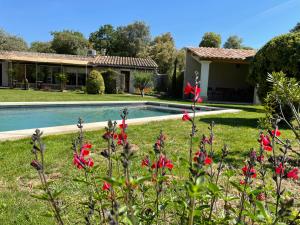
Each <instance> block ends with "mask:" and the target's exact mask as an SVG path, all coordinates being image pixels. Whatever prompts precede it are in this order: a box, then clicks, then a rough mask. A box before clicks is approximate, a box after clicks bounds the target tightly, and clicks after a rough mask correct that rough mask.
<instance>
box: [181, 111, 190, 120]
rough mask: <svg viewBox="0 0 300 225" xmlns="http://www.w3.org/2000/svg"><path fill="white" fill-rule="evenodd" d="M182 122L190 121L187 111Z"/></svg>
mask: <svg viewBox="0 0 300 225" xmlns="http://www.w3.org/2000/svg"><path fill="white" fill-rule="evenodd" d="M182 120H183V121H192V118H191V117H190V116H189V114H188V112H187V111H184V114H183V116H182Z"/></svg>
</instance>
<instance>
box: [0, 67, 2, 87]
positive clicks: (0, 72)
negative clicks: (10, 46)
mask: <svg viewBox="0 0 300 225" xmlns="http://www.w3.org/2000/svg"><path fill="white" fill-rule="evenodd" d="M0 86H2V63H0Z"/></svg>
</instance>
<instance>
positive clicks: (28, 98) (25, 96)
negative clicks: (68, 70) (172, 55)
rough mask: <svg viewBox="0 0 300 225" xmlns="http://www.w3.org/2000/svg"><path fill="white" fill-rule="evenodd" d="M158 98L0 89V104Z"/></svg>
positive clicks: (150, 98)
mask: <svg viewBox="0 0 300 225" xmlns="http://www.w3.org/2000/svg"><path fill="white" fill-rule="evenodd" d="M155 99H156V98H152V97H144V98H141V96H139V95H127V94H110V95H88V94H84V93H81V92H74V91H68V92H59V91H53V92H49V91H34V90H28V91H25V90H17V89H0V102H32V101H34V102H50V101H135V100H145V101H146V100H154V101H155Z"/></svg>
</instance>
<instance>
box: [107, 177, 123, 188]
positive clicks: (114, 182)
mask: <svg viewBox="0 0 300 225" xmlns="http://www.w3.org/2000/svg"><path fill="white" fill-rule="evenodd" d="M102 180H104V181H106V182H108V183H110V184H111V185H112V186H122V185H123V182H122V181H121V180H117V179H116V178H114V177H112V178H109V177H103V178H102Z"/></svg>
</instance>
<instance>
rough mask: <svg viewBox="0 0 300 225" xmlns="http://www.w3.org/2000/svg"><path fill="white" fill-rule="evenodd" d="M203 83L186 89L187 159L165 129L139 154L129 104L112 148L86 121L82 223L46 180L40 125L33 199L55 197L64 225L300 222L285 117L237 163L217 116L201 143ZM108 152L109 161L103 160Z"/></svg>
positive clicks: (111, 127) (80, 163) (77, 150)
mask: <svg viewBox="0 0 300 225" xmlns="http://www.w3.org/2000/svg"><path fill="white" fill-rule="evenodd" d="M198 86H199V81H198V78H197V77H196V80H195V85H194V86H192V85H190V84H188V85H187V86H186V88H185V94H190V95H193V103H192V106H191V112H192V113H188V112H184V114H183V117H182V123H189V124H190V125H191V130H190V133H189V135H187V138H189V143H190V144H189V149H188V152H187V154H186V155H187V157H186V158H182V159H180V160H179V161H175V160H174V159H172V158H171V157H170V156H169V155H170V154H168V152H167V151H166V148H165V145H166V144H167V142H168V137H167V136H166V135H165V134H164V133H163V131H160V132H159V133H158V136H157V138H156V139H154V140H153V148H152V149H149V152H142V153H140V152H139V153H138V152H137V151H136V150H135V148H134V145H132V144H131V143H130V137H129V136H128V134H127V130H128V129H129V126H128V124H127V122H126V121H127V117H128V113H130V112H128V110H127V109H124V110H122V112H121V113H120V116H121V119H122V122H121V124H119V125H118V124H117V123H116V122H113V121H108V124H107V127H106V128H105V132H104V134H102V141H104V142H106V148H105V149H102V150H100V151H99V150H97V149H96V147H95V146H93V145H92V144H91V143H89V142H88V141H87V140H85V138H84V132H83V121H82V120H81V119H79V121H78V124H77V126H78V129H79V133H78V137H77V138H76V139H75V140H74V141H73V144H72V150H73V164H74V170H76V171H77V173H76V174H77V175H76V176H77V177H76V178H74V179H73V180H74V182H78V183H81V184H84V185H85V186H86V188H83V187H82V188H81V189H79V191H82V192H83V194H84V195H86V198H76V201H79V202H80V206H79V207H81V208H80V211H81V213H82V215H83V216H82V217H83V218H82V220H81V221H70V218H68V219H67V218H66V217H65V212H66V210H67V207H66V206H67V205H66V203H65V200H64V197H62V196H61V195H60V194H61V192H62V191H61V190H56V189H55V186H54V185H53V184H52V183H49V182H48V181H47V179H46V177H47V176H46V175H45V173H46V168H45V163H44V153H45V146H44V144H43V143H42V140H41V136H42V133H41V132H40V131H39V130H36V132H35V134H34V135H33V136H32V143H33V148H32V149H33V150H32V152H33V156H34V158H33V161H32V162H31V165H32V167H33V168H34V169H35V170H36V171H37V173H38V175H39V177H40V179H41V184H42V190H43V191H44V193H42V194H40V193H39V194H37V195H34V196H33V197H36V198H38V199H43V200H47V201H48V202H49V203H50V207H51V209H52V215H53V216H54V218H55V220H56V222H57V224H69V223H71V224H78V223H79V224H81V223H85V224H189V225H191V224H299V223H300V216H299V215H300V211H299V206H298V204H299V202H298V199H297V195H296V194H297V193H291V192H289V185H294V184H297V182H298V176H299V175H298V173H299V169H298V164H297V163H295V161H294V160H292V158H293V157H294V155H293V151H292V150H291V149H292V145H291V142H290V141H289V140H284V139H281V132H280V131H279V129H278V123H279V121H278V120H277V121H275V122H274V123H273V124H272V125H273V129H270V130H268V131H265V132H263V131H261V132H260V133H259V135H258V142H257V146H254V147H256V150H255V149H250V150H249V154H248V156H247V157H246V159H245V161H244V163H243V164H242V165H241V166H240V167H239V168H233V167H232V166H231V164H230V163H229V161H228V160H227V156H228V155H229V154H230V151H229V148H228V146H227V145H224V146H223V148H222V149H221V150H220V151H218V149H215V142H216V140H217V138H216V137H215V134H214V127H215V124H214V122H211V123H210V124H209V127H208V133H207V134H202V135H201V136H200V137H201V138H200V143H199V146H194V143H195V141H194V139H195V138H196V137H197V136H198V133H199V131H198V130H197V120H196V117H195V112H196V107H195V106H196V103H198V102H201V99H200V88H199V87H198ZM93 152H94V153H93ZM97 153H99V154H97ZM100 157H101V158H102V164H104V165H105V166H103V165H100V163H98V162H99V160H98V158H100ZM103 160H104V161H103ZM105 162H106V163H105ZM70 163H71V162H70ZM136 165H138V168H139V169H138V171H137V170H134V168H135V167H134V166H136ZM100 166H101V167H100ZM174 169H179V170H182V171H186V173H185V174H186V175H187V176H182V177H178V176H176V174H175V173H173V172H174V171H173V170H174Z"/></svg>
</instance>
